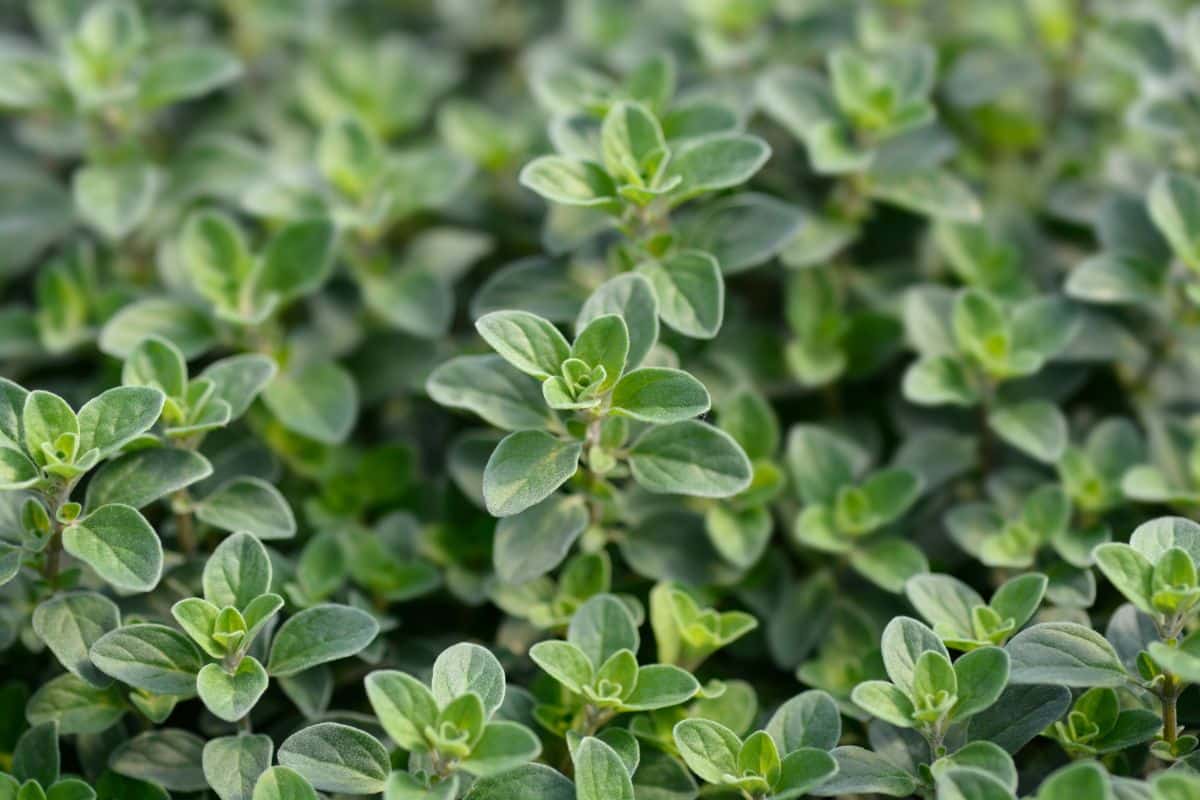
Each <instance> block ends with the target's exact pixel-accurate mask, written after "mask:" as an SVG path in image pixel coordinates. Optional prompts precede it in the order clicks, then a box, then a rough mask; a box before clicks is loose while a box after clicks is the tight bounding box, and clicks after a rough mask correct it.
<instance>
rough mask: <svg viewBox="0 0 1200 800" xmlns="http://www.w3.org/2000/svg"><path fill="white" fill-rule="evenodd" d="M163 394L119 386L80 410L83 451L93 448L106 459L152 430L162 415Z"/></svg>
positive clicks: (80, 446) (140, 387) (80, 436)
mask: <svg viewBox="0 0 1200 800" xmlns="http://www.w3.org/2000/svg"><path fill="white" fill-rule="evenodd" d="M164 400H165V398H164V396H163V393H162V392H160V391H159V390H157V389H150V388H148V387H144V386H118V387H117V388H115V389H109V390H108V391H106V392H104V393H103V394H101V395H99V396H98V397H95V398H93V399H92V400H89V401H88V402H87V403H85V404H84V406H83V408H81V409H79V452H80V453H86V452H88V451H89V450H91V449H92V448H93V447H94V448H96V449H98V450H99V451H100V457H101V458H104V457H106V456H108V455H109V454H111V453H114V452H116V451H117V450H120V449H121V448H122V447H123V446H125V445H126V444H127V443H129V442H130V441H132V440H133V439H135V438H137V437H138V436H140V435H141V434H143V433H145V432H146V431H148V430H150V427H151V426H152V425H154V423H155V421H157V420H158V415H159V414H160V413H162V408H163V402H164Z"/></svg>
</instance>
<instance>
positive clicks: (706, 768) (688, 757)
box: [672, 719, 742, 785]
mask: <svg viewBox="0 0 1200 800" xmlns="http://www.w3.org/2000/svg"><path fill="white" fill-rule="evenodd" d="M672 736H673V738H674V739H675V746H676V747H678V748H679V755H681V756H682V757H683V760H684V762H686V763H687V765H688V767H689V768H690V769H691V770H692V772H694V773H696V774H697V775H699V776H700V777H701V778H703V779H704V780H705V781H707V782H708V783H715V784H718V785H720V784H722V783H724V782H725V776H726V775H739V774H740V772H741V771H740V770H739V769H738V761H737V757H738V752H739V751H740V750H741V749H742V741H741V739H739V738H738V736H737V734H735V733H734V732H733V731H731V730H729V729H728V728H726V727H725V726H724V725H721V724H720V723H718V722H713V721H711V720H707V719H685V720H683V721H681V722H679V723H677V724H676V725H675V728H674V729H673V731H672Z"/></svg>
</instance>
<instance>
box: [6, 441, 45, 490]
mask: <svg viewBox="0 0 1200 800" xmlns="http://www.w3.org/2000/svg"><path fill="white" fill-rule="evenodd" d="M41 478H42V472H41V470H40V469H38V466H37V464H34V463H33V462H32V461H30V460H29V458H28V457H27V456H26V455H25V454H24V453H22V452H20V451H19V450H15V449H13V448H11V447H0V490H10V489H24V488H26V487H29V486H33V485H34V484H35V483H37V482H38V481H39V480H41Z"/></svg>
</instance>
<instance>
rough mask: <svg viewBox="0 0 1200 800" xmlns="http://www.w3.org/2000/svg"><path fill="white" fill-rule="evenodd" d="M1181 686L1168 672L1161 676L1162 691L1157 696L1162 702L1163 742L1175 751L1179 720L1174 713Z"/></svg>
mask: <svg viewBox="0 0 1200 800" xmlns="http://www.w3.org/2000/svg"><path fill="white" fill-rule="evenodd" d="M1182 688H1183V687H1182V685H1181V684H1180V682H1179V679H1178V678H1176V677H1175V676H1174V675H1173V674H1171V673H1170V672H1166V673H1164V674H1163V689H1162V693H1161V694H1160V695H1159V699H1160V700H1161V701H1162V718H1163V741H1164V742H1166V743H1167V744H1168V745H1170V746H1171V749H1172V750H1174V749H1175V742H1176V740H1177V739H1178V735H1179V719H1178V715H1177V713H1176V704H1177V703H1178V701H1179V695H1180V693H1181V692H1182Z"/></svg>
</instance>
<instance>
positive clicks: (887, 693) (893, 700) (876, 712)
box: [851, 681, 913, 728]
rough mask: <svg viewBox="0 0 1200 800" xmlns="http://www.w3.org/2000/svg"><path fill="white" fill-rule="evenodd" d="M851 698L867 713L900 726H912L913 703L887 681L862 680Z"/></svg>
mask: <svg viewBox="0 0 1200 800" xmlns="http://www.w3.org/2000/svg"><path fill="white" fill-rule="evenodd" d="M851 699H852V700H853V701H854V703H855V705H857V706H858V707H859V708H861V709H862V710H864V711H866V712H867V713H868V714H870V715H872V716H875V717H878V718H879V719H881V720H883V721H884V722H889V723H891V724H892V725H896V726H898V727H901V728H911V727H912V726H913V705H912V702H911V701H910V700H909V699H908V695H907V694H905V693H904V692H902V691H901V690H900V689H899V688H898V687H896V686H893V685H892V684H890V683H888V682H887V681H863V682H862V683H860V684H858V685H857V686H855V687H854V691H853V693H852V694H851Z"/></svg>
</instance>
